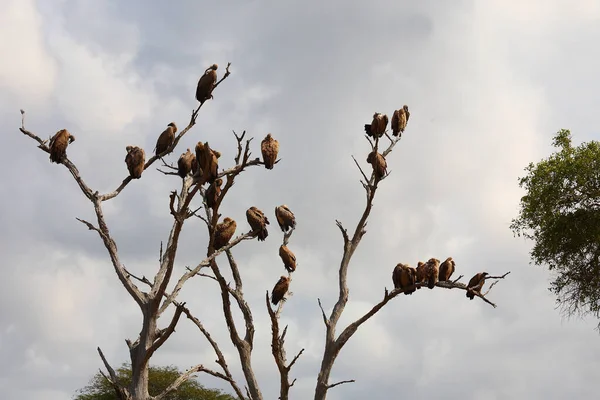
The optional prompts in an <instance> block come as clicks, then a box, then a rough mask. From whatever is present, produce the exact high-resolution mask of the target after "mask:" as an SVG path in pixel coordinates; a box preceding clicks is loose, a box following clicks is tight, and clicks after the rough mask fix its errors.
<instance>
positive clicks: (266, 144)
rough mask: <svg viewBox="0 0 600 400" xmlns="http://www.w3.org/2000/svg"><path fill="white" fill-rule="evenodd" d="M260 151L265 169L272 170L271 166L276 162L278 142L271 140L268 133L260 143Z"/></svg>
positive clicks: (271, 137)
mask: <svg viewBox="0 0 600 400" xmlns="http://www.w3.org/2000/svg"><path fill="white" fill-rule="evenodd" d="M260 150H261V152H262V156H263V162H264V163H265V168H266V169H273V165H274V164H275V161H276V160H277V153H279V142H278V141H277V140H275V139H273V136H271V134H270V133H269V134H268V135H267V136H266V137H265V138H264V139H263V141H262V142H260Z"/></svg>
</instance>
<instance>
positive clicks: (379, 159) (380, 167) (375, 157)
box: [367, 150, 387, 180]
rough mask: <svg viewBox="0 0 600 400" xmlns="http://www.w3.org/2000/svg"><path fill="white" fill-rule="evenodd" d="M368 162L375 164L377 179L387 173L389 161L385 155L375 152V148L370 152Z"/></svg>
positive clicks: (374, 169)
mask: <svg viewBox="0 0 600 400" xmlns="http://www.w3.org/2000/svg"><path fill="white" fill-rule="evenodd" d="M367 162H368V163H369V164H371V165H372V166H373V171H374V172H375V179H377V180H379V179H381V178H383V177H384V176H385V174H387V162H386V161H385V157H383V155H381V154H379V153H377V152H375V150H373V151H372V152H370V153H369V156H368V157H367Z"/></svg>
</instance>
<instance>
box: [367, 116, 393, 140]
mask: <svg viewBox="0 0 600 400" xmlns="http://www.w3.org/2000/svg"><path fill="white" fill-rule="evenodd" d="M387 124H388V116H387V115H385V114H381V113H375V114H373V121H372V122H371V125H368V124H365V132H366V133H367V135H369V136H371V137H374V138H380V137H382V136H383V134H384V132H385V128H386V127H387Z"/></svg>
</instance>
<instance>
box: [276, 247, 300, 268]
mask: <svg viewBox="0 0 600 400" xmlns="http://www.w3.org/2000/svg"><path fill="white" fill-rule="evenodd" d="M279 257H281V261H283V265H284V266H285V269H286V270H287V272H294V271H295V270H296V256H295V255H294V253H292V251H291V250H290V249H288V247H287V246H286V245H284V244H282V245H281V246H280V247H279Z"/></svg>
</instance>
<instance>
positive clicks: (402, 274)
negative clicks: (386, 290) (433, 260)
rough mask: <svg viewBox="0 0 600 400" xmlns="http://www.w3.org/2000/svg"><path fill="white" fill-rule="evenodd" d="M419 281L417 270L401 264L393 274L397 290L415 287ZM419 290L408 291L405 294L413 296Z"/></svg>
mask: <svg viewBox="0 0 600 400" xmlns="http://www.w3.org/2000/svg"><path fill="white" fill-rule="evenodd" d="M416 280H417V270H416V269H414V268H413V267H411V266H409V265H407V264H402V263H399V264H398V265H396V267H395V268H394V271H393V272H392V281H393V282H394V288H395V289H405V288H407V287H409V286H413V285H414V284H415V282H416ZM415 290H417V289H416V288H413V289H412V290H407V291H405V292H404V294H405V295H409V294H413V292H414V291H415Z"/></svg>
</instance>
